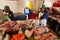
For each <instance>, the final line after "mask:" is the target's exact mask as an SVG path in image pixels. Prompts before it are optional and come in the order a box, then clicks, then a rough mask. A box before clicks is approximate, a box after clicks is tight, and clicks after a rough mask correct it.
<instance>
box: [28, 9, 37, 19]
mask: <svg viewBox="0 0 60 40" xmlns="http://www.w3.org/2000/svg"><path fill="white" fill-rule="evenodd" d="M36 17H37V12H36V11H35V10H33V11H32V13H31V14H30V15H29V19H36Z"/></svg>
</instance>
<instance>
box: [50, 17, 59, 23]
mask: <svg viewBox="0 0 60 40" xmlns="http://www.w3.org/2000/svg"><path fill="white" fill-rule="evenodd" d="M49 18H52V19H54V20H56V21H58V23H60V18H56V17H53V16H49Z"/></svg>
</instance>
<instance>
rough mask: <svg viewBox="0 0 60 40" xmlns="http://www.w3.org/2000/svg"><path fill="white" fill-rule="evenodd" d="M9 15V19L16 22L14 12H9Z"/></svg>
mask: <svg viewBox="0 0 60 40" xmlns="http://www.w3.org/2000/svg"><path fill="white" fill-rule="evenodd" d="M3 12H4V10H3ZM8 13H9V15H8V17H9V18H10V19H11V20H12V21H14V14H13V12H12V11H9V12H8Z"/></svg>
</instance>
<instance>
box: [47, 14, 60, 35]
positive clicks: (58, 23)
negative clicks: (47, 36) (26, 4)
mask: <svg viewBox="0 0 60 40" xmlns="http://www.w3.org/2000/svg"><path fill="white" fill-rule="evenodd" d="M48 21H49V25H50V26H51V27H50V28H51V29H52V30H53V31H54V32H56V33H57V34H58V32H59V31H60V18H58V17H54V16H51V15H50V16H49V19H48ZM59 35H60V34H59Z"/></svg>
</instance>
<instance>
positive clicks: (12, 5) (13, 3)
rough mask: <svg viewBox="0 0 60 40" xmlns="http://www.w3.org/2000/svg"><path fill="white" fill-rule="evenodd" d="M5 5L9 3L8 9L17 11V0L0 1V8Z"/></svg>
mask: <svg viewBox="0 0 60 40" xmlns="http://www.w3.org/2000/svg"><path fill="white" fill-rule="evenodd" d="M5 5H9V6H10V9H11V10H12V11H13V12H14V13H17V12H18V9H17V8H18V6H17V1H0V9H4V6H5Z"/></svg>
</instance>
